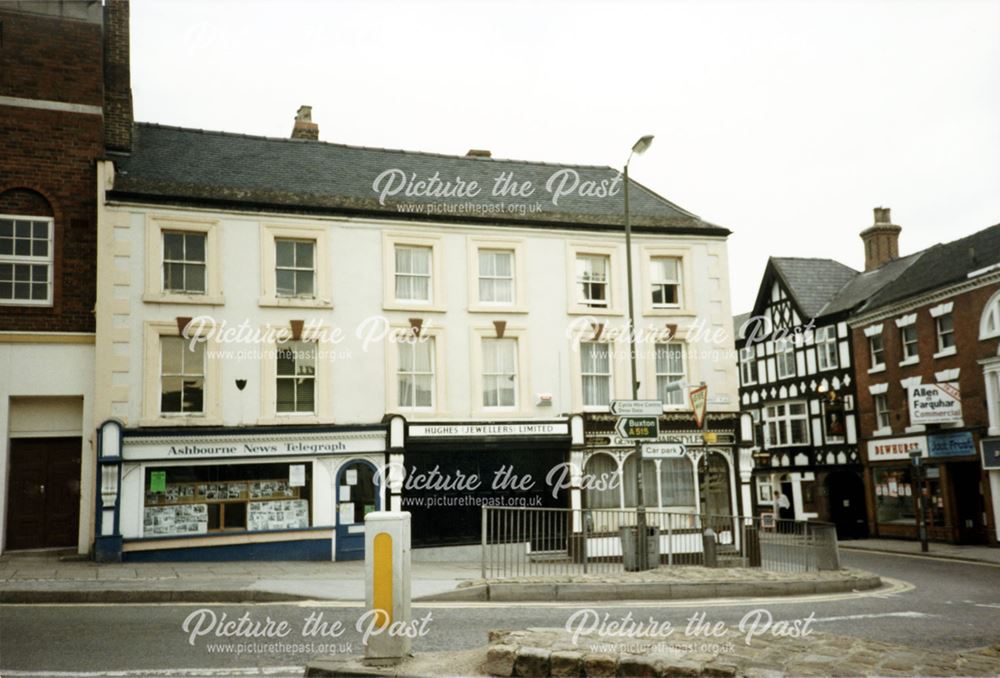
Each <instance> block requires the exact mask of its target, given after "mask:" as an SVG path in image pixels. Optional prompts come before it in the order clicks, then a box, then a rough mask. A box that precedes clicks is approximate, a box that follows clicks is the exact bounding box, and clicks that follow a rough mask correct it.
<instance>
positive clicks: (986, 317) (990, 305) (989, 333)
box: [979, 291, 1000, 339]
mask: <svg viewBox="0 0 1000 678" xmlns="http://www.w3.org/2000/svg"><path fill="white" fill-rule="evenodd" d="M993 337H1000V291H997V293H996V294H994V295H993V296H992V297H990V300H989V301H988V302H986V307H985V308H984V309H983V317H982V319H981V320H980V321H979V338H980V339H992V338H993Z"/></svg>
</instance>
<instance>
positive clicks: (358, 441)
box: [122, 435, 385, 461]
mask: <svg viewBox="0 0 1000 678" xmlns="http://www.w3.org/2000/svg"><path fill="white" fill-rule="evenodd" d="M384 449H385V440H384V438H383V437H381V436H378V435H373V436H364V437H361V436H342V437H336V438H334V437H314V438H291V437H289V438H283V439H281V440H273V439H254V438H232V439H230V438H213V439H211V440H197V439H192V438H184V439H173V438H170V439H165V438H125V440H124V446H123V447H122V456H123V457H124V458H125V459H126V460H129V461H133V460H134V461H142V460H147V459H157V460H163V459H172V460H182V459H209V458H213V457H216V458H218V457H234V458H235V457H282V456H321V455H326V454H348V453H355V452H381V451H383V450H384Z"/></svg>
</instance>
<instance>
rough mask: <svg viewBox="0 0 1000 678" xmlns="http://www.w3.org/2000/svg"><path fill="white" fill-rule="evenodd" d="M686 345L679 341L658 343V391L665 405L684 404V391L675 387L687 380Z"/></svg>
mask: <svg viewBox="0 0 1000 678" xmlns="http://www.w3.org/2000/svg"><path fill="white" fill-rule="evenodd" d="M686 378H687V374H686V372H685V370H684V345H683V344H681V343H678V342H671V343H669V344H657V345H656V393H657V395H658V396H659V398H660V400H662V401H663V404H664V405H675V406H676V405H683V404H684V391H683V389H680V388H673V389H671V388H670V387H671V386H674V385H676V384H678V383H679V382H682V381H685V379H686Z"/></svg>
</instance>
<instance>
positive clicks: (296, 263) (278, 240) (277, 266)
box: [274, 236, 318, 299]
mask: <svg viewBox="0 0 1000 678" xmlns="http://www.w3.org/2000/svg"><path fill="white" fill-rule="evenodd" d="M279 243H291V244H292V247H293V250H294V255H293V257H294V259H295V261H294V263H293V264H292V265H291V266H282V265H280V264H279V263H278V244H279ZM300 243H302V244H307V245H310V246H311V247H312V265H311V266H301V265H299V261H298V246H299V244H300ZM274 248H275V250H274V260H275V263H274V293H275V295H276V296H277V297H278V298H280V299H315V298H316V296H317V295H316V292H317V290H316V259H317V257H318V253H317V251H316V241H315V240H314V239H311V238H310V239H303V238H285V237H283V236H278V237H275V239H274ZM278 271H292V273H293V274H298V273H300V272H308V273H310V274H311V275H312V294H310V295H305V294H299V293H298V290H296V292H295V294H282V293H281V292H280V291H279V290H278ZM297 286H298V283H297V282H296V287H297Z"/></svg>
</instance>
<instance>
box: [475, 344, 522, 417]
mask: <svg viewBox="0 0 1000 678" xmlns="http://www.w3.org/2000/svg"><path fill="white" fill-rule="evenodd" d="M516 405H517V339H483V407H515V406H516Z"/></svg>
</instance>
